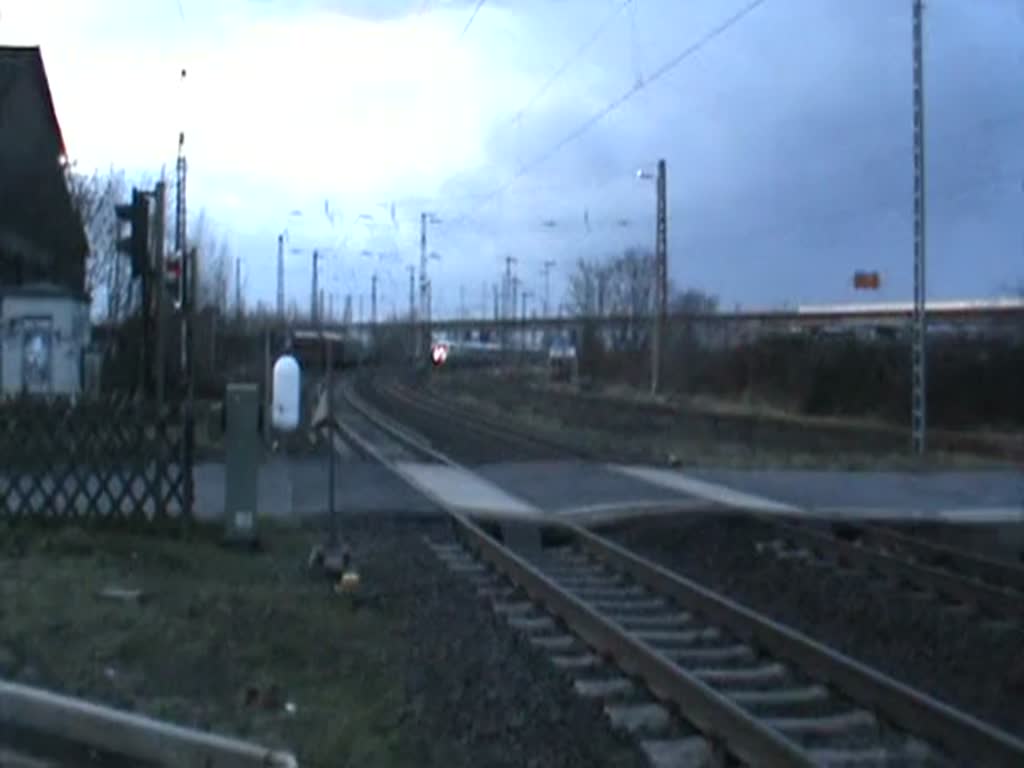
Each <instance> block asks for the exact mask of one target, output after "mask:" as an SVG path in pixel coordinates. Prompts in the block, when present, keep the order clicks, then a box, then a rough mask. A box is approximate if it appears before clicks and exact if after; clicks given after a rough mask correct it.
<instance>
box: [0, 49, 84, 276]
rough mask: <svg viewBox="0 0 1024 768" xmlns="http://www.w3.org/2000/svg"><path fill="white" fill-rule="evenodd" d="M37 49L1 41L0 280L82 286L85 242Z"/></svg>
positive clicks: (40, 56)
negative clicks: (69, 190) (8, 45)
mask: <svg viewBox="0 0 1024 768" xmlns="http://www.w3.org/2000/svg"><path fill="white" fill-rule="evenodd" d="M64 155H65V147H64V137H63V136H62V134H61V130H60V124H59V123H58V121H57V114H56V110H55V109H54V105H53V97H52V95H51V93H50V86H49V83H48V81H47V78H46V71H45V69H44V67H43V58H42V54H41V53H40V50H39V48H38V47H2V46H0V285H12V284H18V283H21V282H30V281H38V280H46V281H49V282H54V283H58V284H60V285H64V286H66V287H68V288H70V289H72V290H74V291H82V290H84V288H85V259H86V256H87V254H88V249H89V246H88V241H87V239H86V234H85V229H84V227H83V225H82V220H81V217H80V216H79V215H78V213H77V211H76V210H75V207H74V205H73V203H72V200H71V196H70V194H69V192H68V185H67V181H66V178H65V175H64V174H65V172H64Z"/></svg>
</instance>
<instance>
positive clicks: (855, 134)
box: [0, 0, 1024, 314]
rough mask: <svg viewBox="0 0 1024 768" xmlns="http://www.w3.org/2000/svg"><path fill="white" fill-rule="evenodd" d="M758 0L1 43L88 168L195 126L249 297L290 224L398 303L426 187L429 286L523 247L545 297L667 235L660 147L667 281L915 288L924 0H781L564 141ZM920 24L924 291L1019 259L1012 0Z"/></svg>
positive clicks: (71, 15) (367, 5) (450, 13)
mask: <svg viewBox="0 0 1024 768" xmlns="http://www.w3.org/2000/svg"><path fill="white" fill-rule="evenodd" d="M748 2H749V0H686V2H683V1H682V0H633V1H632V2H622V0H488V1H487V2H484V3H483V5H482V7H481V8H480V10H479V12H478V13H477V14H476V16H475V17H474V18H473V20H472V23H471V24H469V26H468V29H467V23H468V22H469V20H470V17H471V15H472V13H473V10H474V6H476V5H477V2H476V0H447V1H445V0H426V2H424V0H334V1H333V2H331V1H329V0H320V1H316V0H306V1H304V2H303V1H301V0H293V1H292V2H284V1H283V0H276V1H275V0H216V2H212V1H211V0H205V1H204V2H200V0H180V2H178V0H147V2H138V1H137V0H92V1H91V2H80V1H78V0H63V1H62V0H2V1H0V42H2V43H5V44H10V43H18V44H39V45H41V46H42V49H43V57H44V61H45V64H46V67H47V72H48V75H49V78H50V82H51V87H52V90H53V93H54V99H55V101H56V107H57V112H58V117H59V119H60V121H61V125H62V128H63V131H64V135H65V139H66V143H67V146H68V151H69V153H70V155H71V157H72V159H74V160H76V161H77V162H78V163H79V165H80V167H83V168H92V167H99V168H106V167H109V166H111V165H114V166H117V167H122V168H126V169H127V170H128V171H129V172H130V173H133V174H138V173H149V174H150V175H157V174H159V171H160V168H161V166H166V168H167V171H168V173H169V174H173V168H174V155H175V150H176V141H177V134H178V131H179V130H182V129H184V130H185V131H186V146H187V153H188V158H189V171H190V175H189V186H188V194H189V206H190V210H191V212H192V213H193V214H195V213H197V212H198V211H199V210H200V209H205V211H206V213H207V215H208V216H209V217H211V218H212V219H213V220H214V221H215V222H216V224H217V228H218V231H219V232H220V233H221V234H222V235H223V236H225V237H227V238H229V240H230V243H231V245H232V249H233V253H234V254H235V255H237V256H240V257H241V258H242V265H243V266H242V269H243V271H244V272H245V274H246V280H245V283H246V289H247V295H248V298H249V301H263V302H266V303H267V304H272V303H273V301H274V295H275V292H274V285H275V283H274V280H275V262H276V239H277V235H278V233H280V232H281V231H283V230H284V229H286V228H287V229H288V232H289V239H290V245H289V251H290V250H291V249H296V250H299V251H301V252H299V253H294V254H292V253H289V255H288V269H287V273H286V285H287V292H288V294H289V297H290V298H293V299H295V300H296V301H298V302H300V304H301V305H302V306H307V305H308V302H309V281H310V258H309V256H308V255H306V253H305V252H304V251H303V249H307V250H308V249H310V248H312V247H314V246H320V247H323V248H331V249H332V250H331V251H330V253H331V254H333V255H332V259H331V261H330V263H329V265H328V266H327V267H325V269H326V271H327V272H328V274H327V275H325V279H326V281H327V285H328V286H329V289H330V290H331V291H333V292H335V293H336V294H337V295H338V296H339V297H341V296H343V295H344V294H345V293H351V294H352V295H353V297H354V298H353V303H354V305H355V306H356V307H358V298H357V297H358V296H359V295H360V294H363V295H366V296H368V294H369V290H370V275H371V273H372V272H373V271H374V270H377V272H378V273H379V274H380V276H381V282H380V290H381V311H382V312H385V311H388V310H390V308H391V306H392V304H394V305H396V306H397V307H398V308H399V309H404V308H405V306H406V303H407V295H408V291H407V279H408V278H407V273H406V271H405V265H406V264H408V263H412V262H413V261H417V262H418V227H419V214H420V211H421V210H430V211H433V212H435V213H436V214H437V215H438V216H439V218H440V220H441V221H440V223H438V224H436V225H433V226H432V227H431V230H430V249H431V250H435V251H437V252H438V254H439V255H440V260H439V261H433V262H431V265H432V267H431V268H432V278H433V280H434V282H435V288H434V306H435V313H441V312H444V313H448V312H452V311H454V310H455V309H456V308H457V306H458V304H459V299H460V292H461V293H462V294H463V295H464V296H465V301H466V304H467V307H468V309H469V310H470V311H473V312H479V311H480V309H481V304H482V300H483V292H484V291H487V294H488V296H489V292H490V288H489V286H490V284H491V283H493V282H494V281H495V280H497V279H498V275H499V273H500V270H501V269H502V268H503V257H504V256H505V255H512V256H515V257H517V258H518V259H519V260H520V261H519V265H518V271H519V273H520V275H521V277H522V278H523V280H524V281H525V282H526V283H527V285H528V287H529V288H530V289H531V290H533V291H534V294H535V296H537V298H538V300H540V299H541V296H542V294H543V277H542V273H541V270H542V265H543V262H544V261H545V260H547V259H554V260H556V261H557V262H558V266H557V267H556V268H555V270H554V272H553V273H552V289H551V293H552V303H554V302H555V301H556V300H557V299H559V298H560V297H561V294H562V290H563V286H564V282H565V276H566V275H567V273H568V271H569V270H570V269H571V266H572V264H573V262H574V261H575V260H576V259H577V258H579V257H581V256H598V255H603V254H608V253H614V252H616V251H620V250H621V249H622V248H624V247H626V246H628V245H640V246H650V245H653V240H654V209H655V188H654V184H653V183H652V182H651V181H649V180H644V179H638V178H637V177H636V171H637V169H639V168H643V169H645V170H653V169H654V164H655V163H656V161H657V159H658V158H659V157H662V158H665V159H666V161H667V164H668V190H669V203H668V205H669V261H670V267H669V273H670V277H671V279H672V280H673V282H674V283H675V284H677V285H682V286H692V287H698V288H702V289H705V290H708V291H711V292H714V293H716V294H718V295H719V296H720V297H721V298H722V300H723V302H724V303H726V304H727V305H730V306H731V305H733V304H736V303H740V304H742V305H744V306H749V307H752V306H778V305H781V304H783V303H786V302H789V303H809V302H815V303H817V302H830V301H849V300H855V299H864V298H870V296H867V295H864V294H861V295H857V294H855V293H854V291H853V290H852V285H851V282H852V273H853V272H854V270H857V269H875V270H878V271H879V272H881V274H882V280H883V287H882V290H881V291H880V292H879V293H878V295H877V298H880V299H886V300H904V299H909V297H910V295H911V279H912V270H911V259H912V210H911V199H912V165H911V160H912V157H911V145H912V134H911V128H912V117H911V0H767V2H764V3H763V4H762V5H760V6H759V7H757V8H756V9H755V10H753V11H751V12H750V13H749V14H748V15H746V16H745V17H744V18H742V20H740V21H739V22H737V23H736V24H734V25H733V26H731V27H730V28H728V29H727V30H726V31H724V32H722V33H721V34H720V35H718V36H716V37H714V38H713V39H711V40H709V41H708V42H707V43H706V44H705V45H703V46H702V47H700V48H699V49H698V50H696V51H695V52H694V53H693V54H692V55H690V56H689V57H687V58H685V59H684V60H683V61H682V62H681V63H680V64H679V65H678V66H677V67H675V68H674V69H672V70H671V71H669V72H668V73H667V74H665V75H664V76H662V77H660V78H659V79H657V80H656V81H654V82H650V83H649V84H648V85H646V86H645V87H643V88H642V89H639V90H637V91H636V92H635V93H634V94H633V95H632V96H631V97H629V98H627V99H625V100H624V101H622V103H621V104H620V105H619V106H618V107H617V108H616V109H614V110H612V111H611V112H609V113H608V114H607V116H605V117H604V118H603V119H601V120H599V121H597V122H594V123H593V124H591V125H590V127H589V128H588V129H587V130H586V131H584V132H582V134H580V135H578V136H576V138H573V139H572V140H570V141H565V140H566V139H568V138H570V137H572V136H574V134H576V133H578V132H579V129H581V128H582V127H585V126H587V125H588V123H591V121H592V118H593V117H594V116H595V115H597V114H599V113H601V112H602V110H604V109H605V108H606V107H607V106H608V105H609V104H612V103H613V102H616V101H617V100H620V99H621V97H623V95H624V94H626V93H627V92H628V91H629V90H630V89H631V88H633V87H634V86H635V85H636V84H637V83H638V82H643V81H647V79H648V78H650V77H651V76H652V75H653V74H654V73H656V72H657V71H658V70H659V68H660V67H661V66H662V65H663V64H664V63H665V62H667V61H670V60H671V59H673V57H675V56H677V55H678V54H680V53H681V52H683V51H684V50H686V49H687V48H689V47H690V46H692V45H693V44H694V43H698V42H699V41H701V40H703V39H704V38H706V37H707V35H708V33H709V32H710V31H712V30H714V29H715V28H716V27H718V26H720V25H721V24H722V22H723V21H725V20H726V19H728V18H730V17H731V16H734V15H735V14H736V13H737V11H739V10H740V9H741V8H743V7H744V6H746V5H747V4H748ZM925 29H926V37H927V40H926V54H925V55H926V61H925V67H926V75H925V77H926V101H927V105H926V112H927V125H926V133H927V163H928V165H927V171H928V257H929V294H930V296H932V297H935V298H966V297H977V296H990V295H995V294H999V293H1004V292H1005V291H1006V289H1007V286H1009V285H1010V284H1015V283H1017V282H1018V281H1019V280H1020V279H1022V278H1024V142H1022V141H1021V136H1022V135H1024V0H929V2H928V3H927V11H926V26H925ZM598 30H601V31H600V34H597V35H595V33H596V32H597V31H598ZM591 41H593V42H592V44H589V43H591ZM588 44H589V45H588ZM581 48H585V49H586V50H585V51H584V52H583V53H582V54H580V55H577V53H578V52H579V51H580V50H581ZM183 67H184V68H186V69H187V73H188V74H187V77H186V79H185V81H184V84H182V81H181V78H180V71H181V69H182V68H183ZM556 73H560V74H559V75H558V77H557V78H555V79H554V81H553V82H552V81H551V80H552V76H553V75H555V74H556ZM545 86H546V87H545ZM542 89H543V92H541V91H542ZM524 107H525V109H524ZM517 115H519V116H518V118H517ZM552 150H555V151H554V152H553V153H552ZM481 196H482V197H481ZM392 202H393V203H394V204H395V218H394V220H393V221H392V218H391V214H390V206H391V203H392ZM293 210H299V211H301V212H302V215H301V216H290V212H291V211H293ZM328 213H329V214H330V216H328V215H327V214H328ZM361 214H364V215H367V216H372V217H373V219H372V221H371V220H368V219H367V218H365V216H364V218H360V215H361ZM545 222H548V224H547V225H545ZM588 222H589V227H588V226H587V225H586V224H587V223H588ZM552 223H553V225H552ZM363 251H369V252H370V254H371V255H369V256H365V255H362V252H363ZM485 286H488V287H485ZM341 302H342V299H341V298H338V299H337V302H336V305H337V306H338V307H339V308H340V306H341ZM489 304H490V299H489V298H488V305H489ZM538 306H539V304H538ZM365 312H366V313H367V314H368V312H369V300H368V298H367V299H366V300H365Z"/></svg>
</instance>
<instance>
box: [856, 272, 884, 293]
mask: <svg viewBox="0 0 1024 768" xmlns="http://www.w3.org/2000/svg"><path fill="white" fill-rule="evenodd" d="M881 284H882V279H881V278H880V277H879V276H878V273H877V272H854V273H853V287H854V289H856V290H858V291H877V290H878V287H879V286H880V285H881Z"/></svg>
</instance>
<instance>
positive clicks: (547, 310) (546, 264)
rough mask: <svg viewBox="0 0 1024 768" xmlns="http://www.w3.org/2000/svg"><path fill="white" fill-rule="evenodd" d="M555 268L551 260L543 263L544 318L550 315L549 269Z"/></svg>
mask: <svg viewBox="0 0 1024 768" xmlns="http://www.w3.org/2000/svg"><path fill="white" fill-rule="evenodd" d="M553 266H555V262H554V260H552V259H548V260H547V261H545V262H544V317H548V316H549V315H550V313H551V268H552V267H553Z"/></svg>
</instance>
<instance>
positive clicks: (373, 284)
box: [370, 272, 377, 325]
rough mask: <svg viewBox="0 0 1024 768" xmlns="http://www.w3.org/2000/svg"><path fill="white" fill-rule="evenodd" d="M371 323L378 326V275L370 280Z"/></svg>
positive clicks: (375, 274)
mask: <svg viewBox="0 0 1024 768" xmlns="http://www.w3.org/2000/svg"><path fill="white" fill-rule="evenodd" d="M370 323H372V324H373V325H376V324H377V273H376V272H374V273H373V276H372V277H371V278H370Z"/></svg>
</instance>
